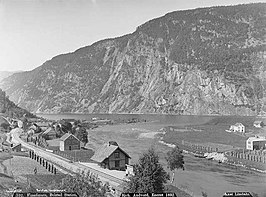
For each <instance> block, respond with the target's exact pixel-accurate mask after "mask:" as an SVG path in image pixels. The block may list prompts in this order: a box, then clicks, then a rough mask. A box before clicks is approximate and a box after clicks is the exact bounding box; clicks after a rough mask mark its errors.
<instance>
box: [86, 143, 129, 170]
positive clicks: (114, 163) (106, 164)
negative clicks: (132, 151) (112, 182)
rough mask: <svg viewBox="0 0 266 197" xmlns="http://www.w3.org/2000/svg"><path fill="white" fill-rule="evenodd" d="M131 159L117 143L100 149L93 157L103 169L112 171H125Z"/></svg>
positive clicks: (108, 144)
mask: <svg viewBox="0 0 266 197" xmlns="http://www.w3.org/2000/svg"><path fill="white" fill-rule="evenodd" d="M130 158H131V157H130V156H129V155H128V154H127V153H126V152H125V151H124V150H122V149H121V148H120V147H119V146H118V144H117V143H116V142H109V143H107V144H104V145H103V146H102V147H101V148H99V149H98V150H97V151H96V152H95V154H94V155H93V156H92V158H91V159H92V160H93V161H95V162H97V163H99V165H100V166H102V167H103V168H108V169H110V170H125V169H126V164H128V163H129V159H130Z"/></svg>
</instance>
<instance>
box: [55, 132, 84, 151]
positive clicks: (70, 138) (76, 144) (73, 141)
mask: <svg viewBox="0 0 266 197" xmlns="http://www.w3.org/2000/svg"><path fill="white" fill-rule="evenodd" d="M59 150H60V151H66V150H80V140H79V139H78V138H77V137H76V136H74V135H73V134H71V133H66V134H65V135H63V136H62V137H61V138H60V147H59Z"/></svg>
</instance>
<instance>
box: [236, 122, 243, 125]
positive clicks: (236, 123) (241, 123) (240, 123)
mask: <svg viewBox="0 0 266 197" xmlns="http://www.w3.org/2000/svg"><path fill="white" fill-rule="evenodd" d="M235 126H244V125H243V124H242V123H239V122H237V123H236V124H235Z"/></svg>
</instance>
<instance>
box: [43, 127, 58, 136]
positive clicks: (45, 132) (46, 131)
mask: <svg viewBox="0 0 266 197" xmlns="http://www.w3.org/2000/svg"><path fill="white" fill-rule="evenodd" d="M48 134H56V131H55V130H54V128H52V127H49V128H48V129H46V130H45V131H44V132H43V135H48Z"/></svg>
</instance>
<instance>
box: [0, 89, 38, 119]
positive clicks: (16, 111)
mask: <svg viewBox="0 0 266 197" xmlns="http://www.w3.org/2000/svg"><path fill="white" fill-rule="evenodd" d="M0 114H1V116H2V115H3V116H9V117H13V118H21V117H23V116H24V115H26V117H36V116H35V115H33V114H32V113H30V112H28V111H27V110H25V109H22V108H20V107H18V106H17V105H16V104H15V103H13V102H12V101H10V100H9V98H8V96H6V93H5V92H4V91H3V90H1V89H0Z"/></svg>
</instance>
